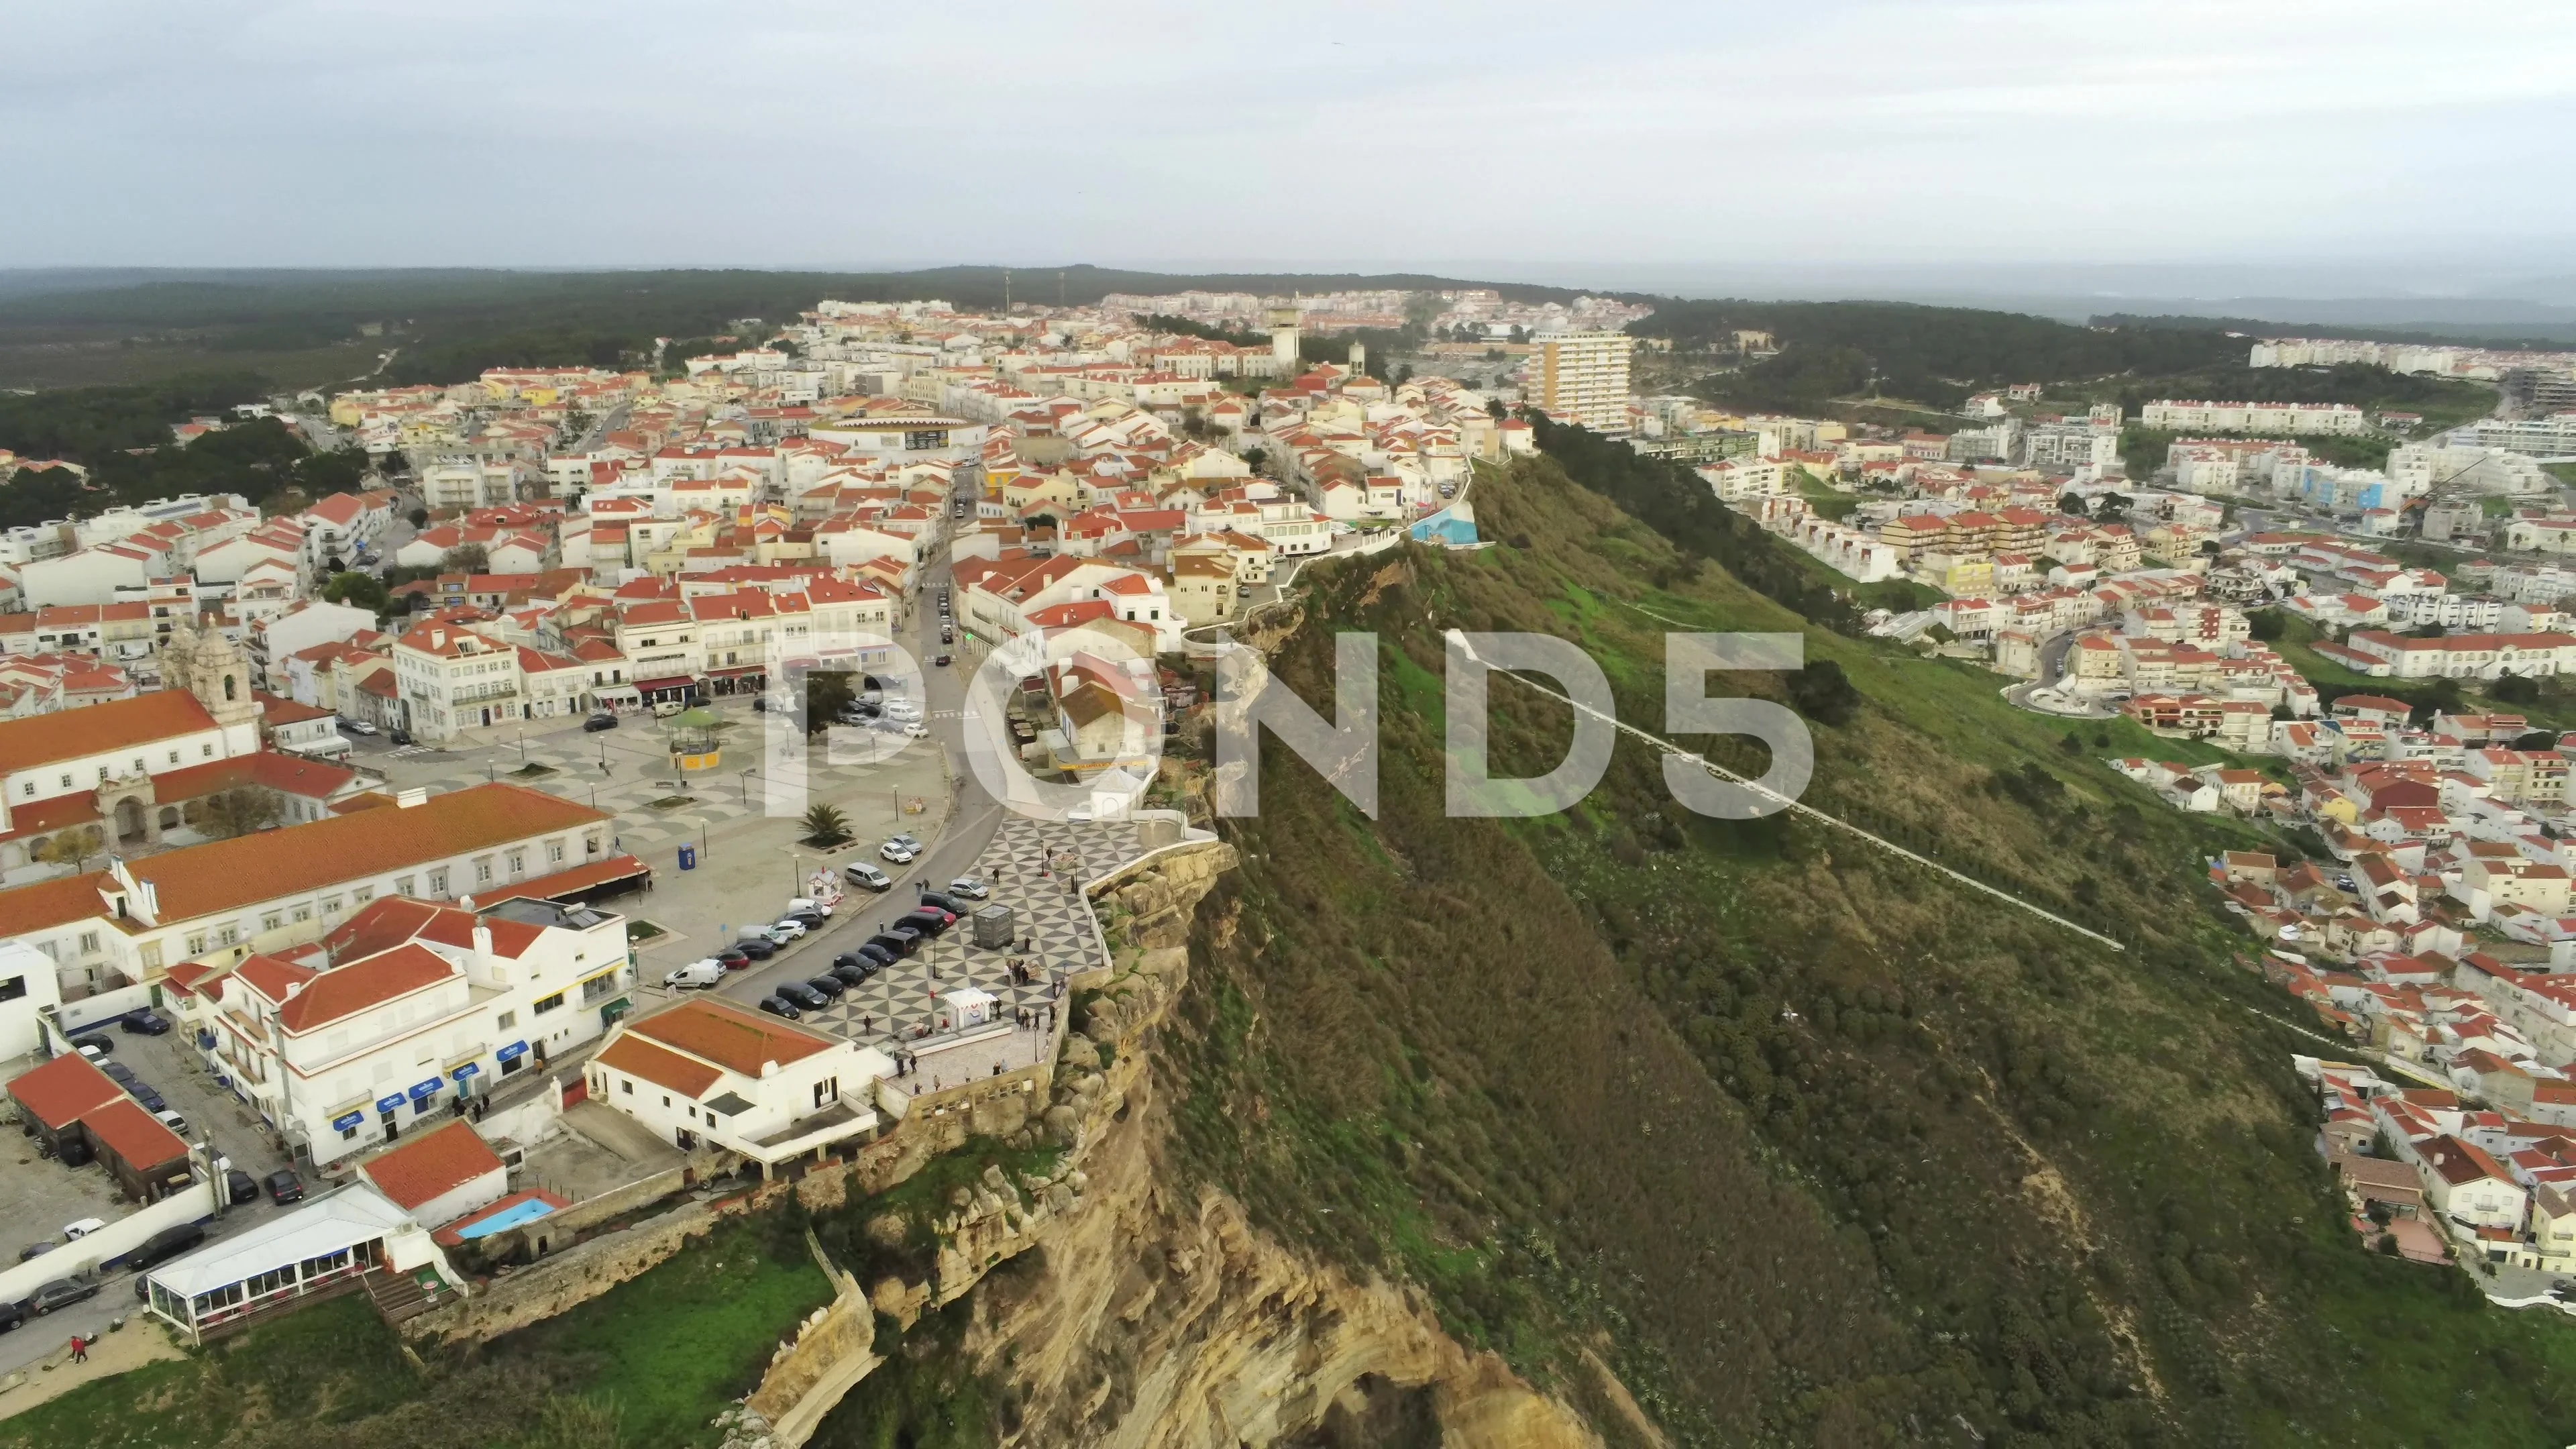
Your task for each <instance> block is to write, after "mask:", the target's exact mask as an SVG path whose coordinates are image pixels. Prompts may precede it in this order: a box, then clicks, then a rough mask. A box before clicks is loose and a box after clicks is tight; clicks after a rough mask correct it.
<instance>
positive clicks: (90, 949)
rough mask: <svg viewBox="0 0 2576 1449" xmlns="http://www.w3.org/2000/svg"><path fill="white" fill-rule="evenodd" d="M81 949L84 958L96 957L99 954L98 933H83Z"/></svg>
mask: <svg viewBox="0 0 2576 1449" xmlns="http://www.w3.org/2000/svg"><path fill="white" fill-rule="evenodd" d="M80 948H81V954H82V955H84V956H94V955H96V954H98V932H96V931H83V932H81V938H80Z"/></svg>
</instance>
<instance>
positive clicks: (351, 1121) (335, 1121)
mask: <svg viewBox="0 0 2576 1449" xmlns="http://www.w3.org/2000/svg"><path fill="white" fill-rule="evenodd" d="M394 1100H395V1101H401V1100H402V1099H401V1098H399V1097H397V1098H395V1099H394ZM366 1117H367V1114H366V1113H364V1112H351V1113H349V1114H348V1115H346V1116H342V1117H334V1118H332V1119H331V1130H332V1131H334V1132H346V1131H348V1130H349V1129H350V1128H352V1127H355V1126H357V1125H358V1124H359V1123H360V1122H363V1121H365V1120H366Z"/></svg>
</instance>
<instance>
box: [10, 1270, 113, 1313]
mask: <svg viewBox="0 0 2576 1449" xmlns="http://www.w3.org/2000/svg"><path fill="white" fill-rule="evenodd" d="M97 1296H98V1285H97V1284H96V1283H83V1282H81V1281H80V1280H79V1279H77V1278H57V1279H55V1280H54V1281H52V1282H51V1283H48V1284H46V1285H45V1286H43V1287H42V1288H39V1289H37V1290H36V1291H35V1292H34V1293H31V1294H29V1295H28V1297H27V1311H28V1312H30V1313H33V1314H35V1315H36V1316H37V1317H38V1318H42V1317H44V1316H45V1315H46V1314H48V1313H51V1312H53V1311H54V1310H55V1309H57V1308H69V1307H71V1306H72V1305H73V1304H75V1303H80V1302H83V1301H86V1300H88V1299H91V1298H95V1297H97Z"/></svg>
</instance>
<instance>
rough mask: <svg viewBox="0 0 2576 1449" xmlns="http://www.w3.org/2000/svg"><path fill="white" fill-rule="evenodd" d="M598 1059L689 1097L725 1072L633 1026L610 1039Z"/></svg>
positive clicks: (603, 1064)
mask: <svg viewBox="0 0 2576 1449" xmlns="http://www.w3.org/2000/svg"><path fill="white" fill-rule="evenodd" d="M598 1060H599V1064H600V1065H601V1066H603V1067H614V1068H616V1069H617V1070H618V1071H621V1072H624V1073H626V1074H627V1075H628V1076H630V1077H642V1078H643V1079H644V1080H646V1081H648V1082H651V1083H653V1084H654V1085H656V1086H662V1087H668V1088H670V1089H671V1090H672V1091H674V1092H678V1093H680V1094H682V1095H683V1096H687V1097H690V1098H696V1097H697V1096H699V1095H700V1094H701V1093H703V1092H705V1091H706V1089H707V1088H709V1087H712V1086H714V1085H715V1084H716V1083H717V1082H718V1081H719V1080H721V1079H722V1078H723V1076H724V1074H723V1073H722V1072H719V1071H717V1070H716V1069H715V1068H714V1067H711V1066H708V1065H707V1064H706V1063H704V1062H700V1061H692V1060H691V1059H689V1058H687V1057H684V1056H682V1055H680V1054H679V1053H678V1052H675V1051H672V1050H670V1049H669V1048H667V1047H662V1046H657V1045H655V1044H654V1043H652V1042H649V1041H646V1040H645V1039H644V1038H642V1037H640V1036H637V1035H635V1034H634V1032H633V1031H632V1030H630V1031H628V1032H627V1033H626V1034H625V1035H623V1036H620V1037H619V1038H618V1039H617V1040H615V1041H613V1042H610V1043H609V1044H608V1046H607V1048H606V1049H605V1050H603V1051H601V1052H600V1054H599V1058H598Z"/></svg>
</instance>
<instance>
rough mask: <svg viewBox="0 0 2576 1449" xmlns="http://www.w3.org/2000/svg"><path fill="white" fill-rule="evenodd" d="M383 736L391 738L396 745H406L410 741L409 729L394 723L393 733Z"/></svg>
mask: <svg viewBox="0 0 2576 1449" xmlns="http://www.w3.org/2000/svg"><path fill="white" fill-rule="evenodd" d="M385 738H387V739H389V740H392V741H393V742H394V743H395V744H398V745H407V744H410V743H411V731H409V730H407V729H404V728H403V727H402V726H401V725H396V726H394V730H393V733H392V734H389V735H387V736H385Z"/></svg>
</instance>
